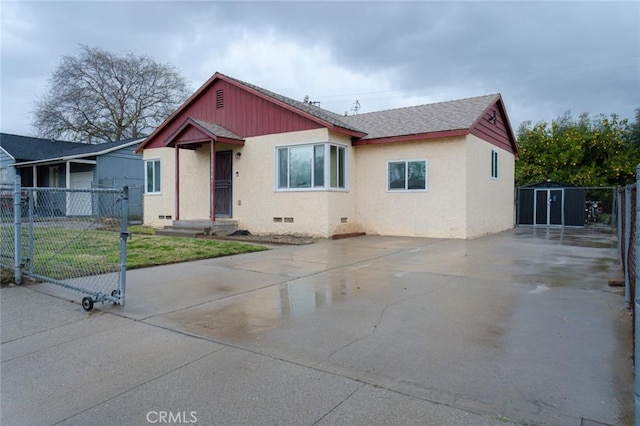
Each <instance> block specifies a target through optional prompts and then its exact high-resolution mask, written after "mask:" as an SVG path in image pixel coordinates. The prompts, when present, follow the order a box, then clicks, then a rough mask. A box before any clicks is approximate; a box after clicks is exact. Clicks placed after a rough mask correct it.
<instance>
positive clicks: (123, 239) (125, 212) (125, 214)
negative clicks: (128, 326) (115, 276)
mask: <svg viewBox="0 0 640 426" xmlns="http://www.w3.org/2000/svg"><path fill="white" fill-rule="evenodd" d="M128 222H129V187H128V186H126V185H125V186H123V187H122V211H121V214H120V279H119V281H120V285H119V292H120V305H122V306H124V303H125V296H126V293H125V292H126V288H127V239H128V238H129V232H128V230H127V226H128Z"/></svg>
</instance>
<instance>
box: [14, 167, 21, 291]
mask: <svg viewBox="0 0 640 426" xmlns="http://www.w3.org/2000/svg"><path fill="white" fill-rule="evenodd" d="M21 190H22V182H21V180H20V175H17V176H16V179H15V181H14V184H13V241H14V243H13V277H14V280H15V282H16V284H22V207H21V202H22V199H21V198H22V197H21Z"/></svg>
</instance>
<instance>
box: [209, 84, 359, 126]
mask: <svg viewBox="0 0 640 426" xmlns="http://www.w3.org/2000/svg"><path fill="white" fill-rule="evenodd" d="M217 75H219V76H221V77H224V78H227V79H229V80H232V81H235V82H236V83H239V84H242V85H243V86H246V87H249V88H251V89H253V90H255V91H256V92H259V93H262V94H263V95H265V96H268V97H270V98H272V99H275V100H277V101H280V102H282V103H285V104H287V105H289V106H291V107H293V108H296V109H299V110H301V111H304V112H306V113H307V114H310V115H312V116H314V117H316V118H319V119H320V120H323V121H326V122H327V123H330V124H333V125H334V126H338V127H342V128H344V129H348V130H352V131H356V132H359V131H361V129H358V128H357V127H354V126H353V125H352V124H350V123H349V122H348V121H347V120H345V119H346V118H347V117H346V116H344V115H340V114H336V113H335V112H331V111H328V110H326V109H322V108H320V107H319V106H317V105H314V104H311V103H307V102H302V101H297V100H295V99H292V98H288V97H286V96H283V95H280V94H278V93H275V92H272V91H270V90H267V89H263V88H262V87H259V86H256V85H255V84H251V83H247V82H245V81H242V80H238V79H237V78H233V77H229V76H228V75H225V74H222V73H217Z"/></svg>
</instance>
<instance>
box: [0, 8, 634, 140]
mask: <svg viewBox="0 0 640 426" xmlns="http://www.w3.org/2000/svg"><path fill="white" fill-rule="evenodd" d="M0 13H1V26H0V32H1V33H0V37H1V41H0V49H1V51H0V54H1V69H0V70H1V76H0V82H1V86H0V90H1V92H0V107H1V112H0V131H1V132H5V133H14V134H22V135H33V134H34V133H33V132H34V131H33V129H32V128H31V120H32V117H31V113H32V111H33V109H34V103H35V102H36V101H37V99H39V97H40V96H42V95H43V94H44V93H45V92H46V90H47V79H48V76H49V75H50V74H51V73H52V72H53V70H54V69H55V68H56V67H57V66H58V64H59V63H60V60H61V58H62V57H63V56H65V55H67V56H69V55H76V54H77V53H78V51H79V45H80V44H85V45H88V46H90V47H100V48H103V49H106V50H109V51H112V52H119V53H126V52H133V53H135V54H140V55H147V56H150V57H151V58H153V59H155V60H157V61H158V62H161V63H168V64H171V65H174V66H175V67H176V68H177V69H178V70H179V72H180V73H181V74H182V75H183V76H184V77H186V79H187V80H188V81H189V83H190V84H191V87H192V89H193V90H196V89H197V88H198V87H200V86H201V85H202V84H203V83H204V82H205V81H206V80H207V79H208V78H209V77H210V76H211V75H213V74H214V73H215V72H216V71H219V72H222V73H224V74H227V75H230V76H232V77H235V78H238V79H241V80H244V81H246V82H249V83H253V84H256V85H258V86H260V87H263V88H265V89H268V90H271V91H274V92H276V93H279V94H281V95H285V96H289V97H291V98H294V99H298V100H302V99H303V98H304V97H305V95H309V97H310V100H312V101H319V102H320V103H321V107H323V108H325V109H328V110H331V111H334V112H337V113H340V114H342V113H344V112H347V111H348V112H349V113H353V111H352V107H353V105H354V103H355V101H356V100H358V101H359V104H360V106H361V108H360V112H370V111H378V110H382V109H389V108H396V107H401V106H410V105H418V104H425V103H432V102H440V101H446V100H452V99H460V98H466V97H471V96H478V95H484V94H489V93H501V94H502V96H503V99H504V102H505V106H506V108H507V113H508V114H509V117H510V120H511V125H512V127H513V129H514V131H516V129H517V128H518V126H519V125H520V124H521V123H522V122H523V121H525V120H530V121H532V122H534V123H535V122H538V121H546V122H551V120H553V119H555V118H557V117H559V116H561V115H562V114H564V113H565V112H566V111H571V113H572V114H573V115H574V116H577V115H579V114H580V113H583V112H588V113H590V114H592V115H596V114H600V113H604V114H607V115H608V114H611V113H616V114H618V115H619V116H621V117H622V118H629V119H630V120H633V119H634V118H635V113H634V110H635V109H636V108H638V107H640V2H638V1H633V2H620V3H618V2H573V1H572V2H507V1H502V2H484V1H473V2H470V1H469V2H429V1H422V2H398V1H393V2H311V1H306V2H212V1H200V2H184V1H180V2H168V1H137V2H133V1H109V2H88V1H86V2H70V1H65V2H61V1H43V2H33V1H24V2H8V1H5V0H1V3H0Z"/></svg>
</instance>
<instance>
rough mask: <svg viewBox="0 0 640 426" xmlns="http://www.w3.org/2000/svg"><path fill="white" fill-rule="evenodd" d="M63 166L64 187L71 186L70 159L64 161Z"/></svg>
mask: <svg viewBox="0 0 640 426" xmlns="http://www.w3.org/2000/svg"><path fill="white" fill-rule="evenodd" d="M65 167H66V169H65V174H66V176H65V180H66V182H65V188H71V161H66V162H65Z"/></svg>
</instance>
